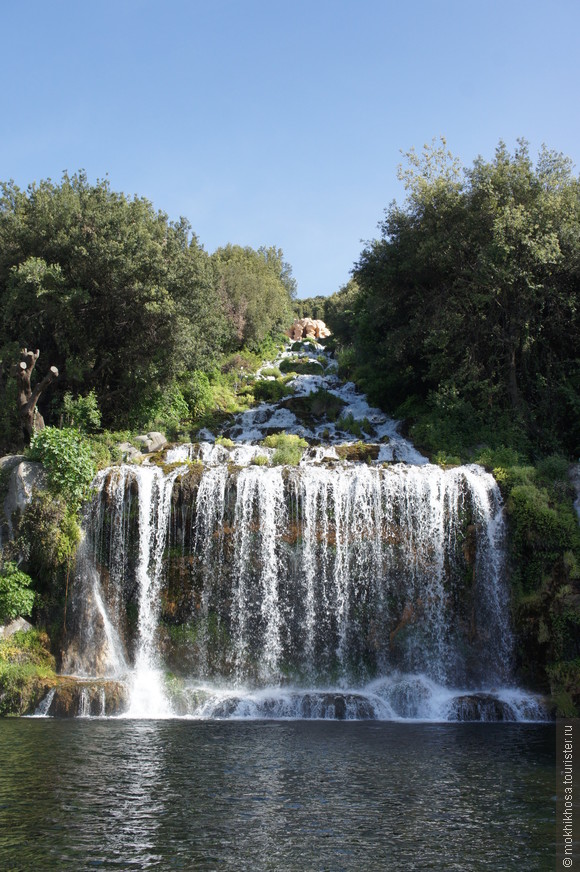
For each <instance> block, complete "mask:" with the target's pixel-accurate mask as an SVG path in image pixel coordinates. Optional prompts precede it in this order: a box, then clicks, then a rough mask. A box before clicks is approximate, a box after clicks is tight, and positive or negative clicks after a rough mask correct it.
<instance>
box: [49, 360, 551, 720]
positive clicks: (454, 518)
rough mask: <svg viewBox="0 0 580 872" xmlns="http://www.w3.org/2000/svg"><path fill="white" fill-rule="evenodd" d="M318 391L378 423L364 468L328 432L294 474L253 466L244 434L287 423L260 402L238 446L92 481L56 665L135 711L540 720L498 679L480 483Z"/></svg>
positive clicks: (493, 544)
mask: <svg viewBox="0 0 580 872" xmlns="http://www.w3.org/2000/svg"><path fill="white" fill-rule="evenodd" d="M308 378H310V379H311V378H312V377H308ZM316 378H318V377H316ZM333 378H334V379H335V380H334V381H332V379H333ZM327 379H328V380H327V382H326V383H323V384H322V386H323V387H325V388H327V389H330V390H332V391H333V392H334V393H335V394H336V396H337V397H339V398H342V400H343V403H344V404H345V410H347V411H348V410H351V409H353V410H356V411H357V413H358V414H359V415H362V416H363V418H364V421H366V422H367V424H368V426H369V427H370V426H371V425H370V424H369V421H372V422H373V425H372V426H373V429H374V432H375V436H376V437H377V438H379V439H382V440H383V441H382V442H380V443H377V445H376V451H375V452H374V455H373V456H374V458H375V459H374V462H372V463H370V464H367V463H364V462H349V461H348V460H344V459H341V455H340V443H341V442H343V441H344V433H342V434H341V432H340V431H339V430H338V426H337V425H334V424H332V423H330V424H327V426H326V427H325V428H324V435H325V439H326V445H320V446H318V447H316V448H313V449H311V450H309V451H308V452H306V454H305V457H304V459H303V461H302V462H301V463H300V465H299V466H297V467H283V466H271V465H263V464H264V463H268V464H269V463H271V460H272V454H273V452H272V450H271V449H268V448H264V447H263V446H256V445H252V444H248V442H255V441H256V440H257V438H258V436H260V435H263V433H264V431H263V430H262V432H261V434H260V433H258V435H256V427H257V426H263V427H264V428H266V427H268V426H269V425H270V426H271V425H272V421H273V420H274V418H275V416H276V415H278V417H280V414H279V413H281V412H284V413H285V414H286V417H287V416H288V415H290V414H291V413H290V411H289V410H288V409H282V410H280V409H276V408H275V407H268V409H269V412H268V413H266V412H264V410H262V412H263V414H262V416H261V417H260V415H258V414H257V411H256V410H254V411H253V412H252V413H251V415H252V417H251V418H247V415H248V413H246V419H244V416H241V418H240V421H239V423H238V424H237V425H236V428H237V430H238V431H239V430H241V432H234V433H232V435H235V436H236V438H237V440H238V441H236V443H235V444H233V443H231V442H227V443H226V444H218V443H216V444H211V443H209V442H204V443H198V444H196V445H190V446H180V447H179V448H177V449H172V450H170V451H168V452H167V455H166V458H165V462H166V464H167V465H166V466H165V467H164V468H160V467H158V466H156V465H153V464H143V465H141V466H139V465H125V466H121V467H116V468H112V469H110V470H105V471H103V472H101V473H100V474H99V476H98V477H97V479H96V482H95V497H94V499H93V502H92V505H91V507H90V511H89V512H88V514H87V521H86V546H85V548H84V550H83V555H84V556H83V560H82V561H80V562H79V571H78V572H77V578H76V594H75V600H74V610H73V612H74V615H75V626H76V634H75V637H74V642H71V645H70V648H69V653H68V656H67V660H66V661H65V666H66V668H67V669H68V671H69V672H75V673H76V674H79V675H83V676H92V677H94V678H97V677H107V676H111V677H113V678H115V679H121V680H122V681H123V682H125V685H126V686H127V688H128V691H127V697H128V701H127V703H126V704H125V705H124V707H123V706H122V707H121V708H123V709H124V713H125V714H126V715H128V716H130V717H161V716H171V715H183V714H185V715H190V716H195V717H227V716H235V717H270V716H271V717H347V718H348V717H379V718H397V717H403V718H404V717H411V718H427V719H429V718H435V719H443V720H449V719H451V720H454V719H495V720H497V719H502V718H507V719H522V718H523V719H526V718H532V719H533V718H537V717H541V716H542V712H541V709H540V707H539V706H538V704H537V703H536V701H535V700H534V699H533V697H531V696H529V695H526V694H525V693H522V692H521V691H518V690H517V689H516V688H514V687H513V686H512V684H511V678H510V677H511V669H512V664H511V656H512V647H513V642H512V637H511V632H510V627H509V619H508V614H509V610H508V601H507V600H508V596H507V589H506V582H505V567H504V543H503V539H504V529H503V517H502V506H501V497H500V494H499V490H498V487H497V485H496V483H495V481H494V479H493V477H492V476H491V475H490V474H488V473H486V472H485V471H484V470H483V469H482V468H481V467H477V466H467V467H457V468H454V469H447V470H443V469H441V468H439V467H438V466H433V465H431V464H428V463H427V462H426V460H425V458H422V457H421V455H419V454H418V453H417V452H416V451H415V449H414V448H413V447H412V446H410V445H409V443H407V442H406V441H405V440H404V439H402V437H400V436H399V435H398V433H397V431H396V428H395V425H394V423H393V422H391V421H389V420H387V419H385V418H384V417H381V416H380V413H378V412H377V410H372V409H370V408H369V407H368V405H367V404H366V402H365V401H364V399H363V398H362V397H361V395H355V394H354V392H353V388H352V386H350V385H347V386H340V385H339V383H338V382H337V381H336V378H335V377H333V376H329V377H327ZM295 381H296V383H297V393H298V394H302V395H306V396H307V395H308V391H306V390H305V388H304V385H303V384H302V383H301V382H300V379H299V378H298V379H295ZM320 386H321V382H320V379H319V380H318V381H316V382H315V383H314V384H313V385H311V389H313V390H317V389H319V388H320ZM355 400H356V402H355ZM349 402H351V405H349ZM258 411H259V410H258ZM291 417H294V416H293V415H292V416H291ZM259 422H261V423H259ZM288 423H289V422H288V421H286V426H288ZM290 423H291V422H290ZM294 424H295V426H294V429H295V432H298V433H300V432H302V433H304V430H305V428H304V426H302V425H301V424H299V422H297V421H296V419H295V418H294ZM248 427H249V429H248ZM320 431H321V426H318V429H317V430H315V431H312V430H311V431H309V432H307V433H306V434H305V435H307V436H309V437H310V438H314V437H315V435H316V433H320ZM351 441H352V440H351ZM336 446H338V448H337V447H336ZM337 452H338V453H337ZM389 452H390V454H389ZM257 455H261V462H260V463H259V464H257V463H255V460H256V456H257ZM402 457H405V458H406V460H407V462H406V463H402V462H393V461H396V460H397V459H398V460H400V459H401V458H402ZM265 458H267V460H265ZM368 459H370V456H367V460H368ZM164 470H165V471H164ZM95 626H97V627H98V628H99V631H98V632H95V631H94V627H95ZM87 628H93V630H92V637H91V644H88V640H89V636H90V632H89V630H88V629H87ZM127 664H131V665H130V666H128V665H127ZM168 675H169V676H170V677H169V679H168V677H167V676H168ZM99 693H100V694H103V693H104V690H103V689H102V688H100V689H99ZM91 705H92V706H93V708H91ZM98 705H100V706H101V710H102V711H105V709H106V706H105V702H104V700H103V701H102V704H101V703H100V702H99V703H98ZM82 706H83V709H82V711H83V713H84V714H88V713H92V711H93V709H97V702H94V703H91V702H90V699H89V697H88V696H87V695H86V694H85V696H84V697H83V698H82ZM97 710H98V709H97Z"/></svg>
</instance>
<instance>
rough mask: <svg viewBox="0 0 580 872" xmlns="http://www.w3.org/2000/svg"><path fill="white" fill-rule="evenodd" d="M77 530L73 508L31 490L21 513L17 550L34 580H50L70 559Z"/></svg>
mask: <svg viewBox="0 0 580 872" xmlns="http://www.w3.org/2000/svg"><path fill="white" fill-rule="evenodd" d="M80 538H81V530H80V527H79V523H78V520H77V516H76V511H75V509H74V507H72V506H70V505H67V503H66V502H65V500H64V499H63V498H62V497H59V496H53V495H52V494H50V493H48V492H47V491H35V492H34V494H33V497H32V499H31V501H30V502H29V503H28V505H27V506H26V508H25V509H24V511H23V513H22V518H21V521H20V526H19V535H18V543H17V544H18V547H19V548H20V550H21V551H22V553H23V554H24V555H25V557H26V562H27V568H28V569H29V570H30V573H31V575H32V576H33V577H34V578H35V579H41V580H42V579H46V580H47V581H49V580H50V579H53V578H54V577H55V575H56V573H57V572H58V570H60V569H62V568H63V567H65V566H66V565H67V564H68V563H69V562H70V560H71V558H72V557H73V555H74V553H75V551H76V548H77V546H78V544H79V542H80Z"/></svg>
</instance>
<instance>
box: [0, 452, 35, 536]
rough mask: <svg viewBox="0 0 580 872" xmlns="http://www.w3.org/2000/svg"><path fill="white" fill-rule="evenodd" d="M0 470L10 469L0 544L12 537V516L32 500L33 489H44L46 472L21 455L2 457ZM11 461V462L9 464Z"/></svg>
mask: <svg viewBox="0 0 580 872" xmlns="http://www.w3.org/2000/svg"><path fill="white" fill-rule="evenodd" d="M2 461H4V463H2V469H11V474H10V478H9V480H8V492H7V494H6V497H5V499H4V505H3V510H4V518H3V523H2V525H1V527H0V544H1V543H2V542H3V541H4V540H5V539H10V538H12V536H13V533H14V528H13V524H12V516H13V514H14V512H16V511H17V510H18V511H20V512H22V511H23V509H24V508H25V506H27V505H28V503H29V502H30V500H31V499H32V492H33V491H34V489H35V488H36V489H39V490H42V489H43V488H45V487H46V472H45V471H44V469H43V468H42V464H40V463H35V462H34V461H31V460H24V459H23V455H16V456H15V457H12V458H6V457H3V458H2ZM10 461H13V462H10Z"/></svg>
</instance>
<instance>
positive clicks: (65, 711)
mask: <svg viewBox="0 0 580 872" xmlns="http://www.w3.org/2000/svg"><path fill="white" fill-rule="evenodd" d="M43 703H44V706H43V704H42V703H41V704H40V708H41V709H42V710H41V711H40V712H39V714H45V715H48V716H49V717H53V718H75V717H111V716H114V715H119V714H123V713H124V712H125V711H126V710H127V705H128V688H127V685H126V684H125V683H124V682H122V681H115V680H114V679H109V680H107V679H103V680H101V681H98V680H97V681H95V680H91V679H88V680H82V679H75V678H68V677H67V676H63V677H62V678H60V679H59V681H58V683H57V684H56V686H55V687H54V688H53V689H52V690H51V691H49V693H48V695H47V697H45V699H44V700H43Z"/></svg>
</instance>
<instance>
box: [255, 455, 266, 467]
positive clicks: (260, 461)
mask: <svg viewBox="0 0 580 872" xmlns="http://www.w3.org/2000/svg"><path fill="white" fill-rule="evenodd" d="M269 463H270V459H269V458H268V456H267V455H266V454H256V456H255V457H253V458H252V464H253V465H254V466H268V464H269Z"/></svg>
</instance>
